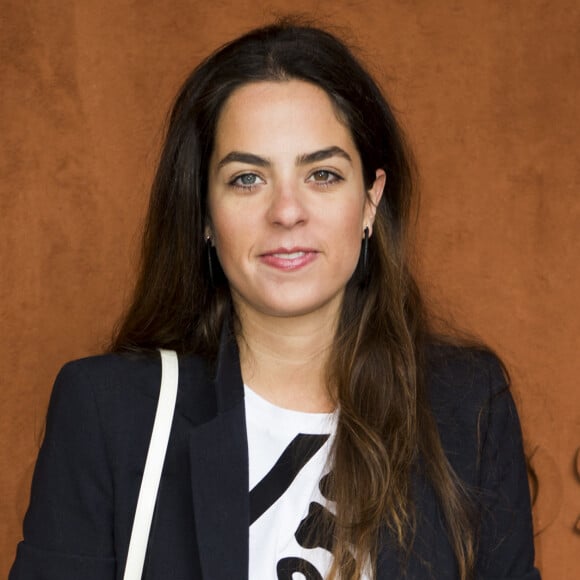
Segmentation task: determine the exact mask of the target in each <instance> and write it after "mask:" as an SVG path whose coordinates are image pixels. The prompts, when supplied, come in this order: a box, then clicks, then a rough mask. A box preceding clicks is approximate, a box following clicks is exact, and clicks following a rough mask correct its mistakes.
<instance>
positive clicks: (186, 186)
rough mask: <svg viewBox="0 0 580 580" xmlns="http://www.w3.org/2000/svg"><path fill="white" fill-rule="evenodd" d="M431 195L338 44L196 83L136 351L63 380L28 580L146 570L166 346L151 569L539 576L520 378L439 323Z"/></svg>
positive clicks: (154, 243)
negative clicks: (412, 235)
mask: <svg viewBox="0 0 580 580" xmlns="http://www.w3.org/2000/svg"><path fill="white" fill-rule="evenodd" d="M412 193H413V184H412V170H411V166H410V161H409V154H408V151H407V150H406V147H405V144H404V140H403V137H402V133H401V130H400V128H399V127H398V125H397V122H396V120H395V118H394V117H393V113H392V111H391V109H390V107H389V105H388V104H387V103H386V101H385V99H384V97H383V96H382V95H381V92H380V90H379V89H378V88H377V85H376V84H375V83H374V81H373V80H372V79H371V77H370V76H369V75H368V73H367V72H365V70H364V69H363V68H362V67H361V65H360V64H359V63H358V62H357V61H356V60H355V58H354V57H353V56H352V54H351V53H350V52H349V51H348V49H347V48H345V46H344V45H343V44H342V43H341V42H340V41H338V40H337V39H336V38H335V37H333V36H331V35H330V34H328V33H326V32H323V31H321V30H318V29H315V28H310V27H302V26H296V25H292V24H287V23H282V24H278V25H274V26H270V27H267V28H264V29H259V30H256V31H253V32H251V33H249V34H247V35H245V36H243V37H241V38H239V39H237V40H235V41H234V42H232V43H230V44H229V45H226V46H225V47H223V48H222V49H220V50H219V51H218V52H216V53H215V54H213V55H212V56H210V57H209V58H208V59H207V60H206V61H204V62H203V63H202V64H201V65H200V66H199V67H197V69H196V70H195V71H194V72H193V73H192V75H191V76H190V78H189V79H188V80H187V81H186V83H185V84H184V86H183V88H182V90H181V92H180V93H179V95H178V97H177V100H176V103H175V106H174V108H173V111H172V114H171V118H170V122H169V127H168V132H167V138H166V141H165V146H164V149H163V152H162V155H161V160H160V164H159V168H158V171H157V175H156V179H155V183H154V186H153V191H152V197H151V204H150V210H149V215H148V221H147V226H146V230H145V236H144V245H143V260H142V269H141V274H140V279H139V281H138V284H137V287H136V291H135V296H134V299H133V302H132V305H131V307H130V309H129V311H128V313H127V315H126V316H125V318H124V320H123V323H122V325H121V326H120V329H119V331H118V333H117V335H116V338H115V341H114V344H113V347H112V352H111V353H109V354H106V355H104V356H101V357H93V358H89V359H85V360H81V361H76V362H73V363H70V364H68V365H66V366H65V367H64V369H63V370H62V371H61V373H60V375H59V377H58V379H57V381H56V385H55V388H54V393H53V396H52V400H51V405H50V410H49V414H48V420H47V429H46V437H45V441H44V444H43V446H42V449H41V452H40V455H39V459H38V464H37V467H36V471H35V476H34V481H33V488H32V496H31V504H30V508H29V511H28V514H27V517H26V520H25V525H24V542H22V543H21V544H20V546H19V551H18V555H17V559H16V563H15V565H14V567H13V570H12V573H11V579H12V580H17V579H18V580H19V579H33V578H46V579H49V578H50V579H52V578H55V579H56V578H58V579H59V580H61V579H68V578H71V579H72V578H75V579H76V578H84V579H92V578H94V579H99V580H103V579H107V578H111V579H113V578H120V577H122V574H123V569H124V566H125V558H126V554H127V548H128V544H129V538H130V534H131V526H132V521H133V515H134V511H135V504H136V501H137V495H138V492H139V486H140V483H141V477H142V473H143V464H144V461H145V455H146V451H147V446H148V443H149V437H150V433H151V425H152V421H153V415H154V412H155V406H156V402H157V397H158V393H159V380H160V363H159V357H158V354H157V353H156V350H155V349H157V348H159V347H163V348H166V349H174V350H176V351H177V352H178V353H179V371H180V378H179V392H178V398H177V408H176V412H175V416H174V420H173V427H172V432H171V439H170V443H169V448H168V452H167V458H166V462H165V467H164V472H163V478H162V481H161V486H160V489H159V492H158V496H157V506H156V511H155V516H154V522H153V527H152V530H151V534H150V536H149V544H148V556H147V563H146V571H145V574H144V577H146V578H172V579H180V578H183V579H186V578H187V579H192V578H202V577H203V578H210V579H212V580H214V579H222V578H223V579H232V578H246V577H249V578H251V579H259V580H262V579H269V578H279V579H284V578H286V579H290V578H293V573H294V572H300V573H302V576H301V577H304V578H308V579H316V578H379V579H387V578H389V579H391V578H399V577H403V576H404V575H405V574H406V575H407V576H406V577H409V578H421V579H423V578H437V579H447V578H449V579H451V578H461V579H462V580H465V579H468V578H475V577H478V578H514V579H515V578H518V579H526V580H530V579H537V578H539V574H538V572H537V571H536V570H535V568H534V565H533V558H534V554H533V542H532V529H531V518H530V505H529V494H528V489H527V480H526V470H525V464H524V458H523V452H522V445H521V434H520V428H519V423H518V419H517V414H516V411H515V408H514V405H513V401H512V398H511V395H510V393H509V390H508V389H507V385H506V378H505V374H504V372H503V369H502V366H501V364H500V363H499V362H498V361H497V359H496V358H495V357H494V356H493V355H491V354H490V353H488V352H486V351H485V350H483V349H476V348H469V349H468V348H459V347H456V346H453V345H452V344H451V343H449V342H447V343H446V342H445V341H443V340H440V339H436V338H435V337H434V335H433V333H431V332H430V331H429V327H428V323H427V319H426V315H425V312H424V307H423V304H422V302H421V298H420V295H419V292H418V290H417V287H416V285H415V283H414V281H413V278H412V276H411V274H410V272H409V269H408V265H407V261H406V260H407V248H406V241H405V237H406V234H407V222H408V218H409V211H410V206H411V201H412V200H411V197H412Z"/></svg>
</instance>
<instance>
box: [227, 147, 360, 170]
mask: <svg viewBox="0 0 580 580" xmlns="http://www.w3.org/2000/svg"><path fill="white" fill-rule="evenodd" d="M331 157H342V158H343V159H346V160H347V161H349V162H350V163H352V159H351V156H350V155H349V154H348V153H347V152H346V151H345V150H344V149H341V148H340V147H337V146H332V147H327V148H326V149H320V150H318V151H313V152H312V153H304V154H302V155H298V157H296V165H298V166H301V165H309V164H310V163H318V162H319V161H324V160H325V159H330V158H331ZM235 162H238V163H246V164H248V165H257V166H258V167H270V166H271V165H272V163H271V161H270V160H269V159H267V158H265V157H260V156H259V155H254V154H253V153H245V152H243V151H231V152H230V153H228V154H227V155H226V156H225V157H224V158H223V159H222V160H221V161H220V162H219V163H218V165H217V169H218V170H220V169H221V168H222V167H224V165H227V164H228V163H235Z"/></svg>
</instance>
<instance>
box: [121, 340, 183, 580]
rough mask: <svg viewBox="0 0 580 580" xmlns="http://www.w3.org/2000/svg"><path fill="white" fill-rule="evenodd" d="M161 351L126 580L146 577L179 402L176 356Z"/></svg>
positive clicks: (170, 351)
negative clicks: (173, 422) (154, 525)
mask: <svg viewBox="0 0 580 580" xmlns="http://www.w3.org/2000/svg"><path fill="white" fill-rule="evenodd" d="M159 352H160V353H161V388H160V391H159V401H158V403H157V412H156V413H155V422H154V424H153V432H152V433H151V441H150V442H149V451H148V452H147V460H146V461H145V470H144V472H143V479H142V481H141V489H140V490H139V499H138V500H137V509H136V510H135V519H134V520H133V529H132V531H131V540H130V541H129V551H128V553H127V564H126V566H125V574H124V576H123V580H141V576H142V574H143V566H144V563H145V555H146V553H147V544H148V542H149V532H150V530H151V520H152V519H153V510H154V509H155V502H156V500H157V491H158V489H159V481H160V480H161V472H162V471H163V463H164V461H165V453H166V451H167V443H168V441H169V433H170V431H171V423H172V421H173V413H174V410H175V401H176V399H177V382H178V378H179V366H178V359H177V354H176V352H175V351H173V350H163V349H159Z"/></svg>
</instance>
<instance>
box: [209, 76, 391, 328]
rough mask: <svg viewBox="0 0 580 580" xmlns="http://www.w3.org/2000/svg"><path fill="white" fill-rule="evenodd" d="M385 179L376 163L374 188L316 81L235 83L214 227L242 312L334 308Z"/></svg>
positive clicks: (216, 160) (219, 164)
mask: <svg viewBox="0 0 580 580" xmlns="http://www.w3.org/2000/svg"><path fill="white" fill-rule="evenodd" d="M384 182H385V174H384V172H383V171H382V170H378V171H377V177H376V181H375V183H374V185H373V186H372V188H371V190H370V191H369V192H368V194H369V195H367V192H366V191H365V188H364V183H363V175H362V167H361V160H360V157H359V154H358V152H357V149H356V146H355V144H354V142H353V139H352V137H351V134H350V131H349V129H348V128H347V127H345V126H344V125H343V124H342V123H341V122H340V121H339V119H338V118H337V115H336V112H335V109H334V107H333V105H332V103H331V101H330V98H329V97H328V96H327V94H326V93H325V92H324V91H323V90H322V89H320V88H318V87H317V86H316V85H313V84H310V83H306V82H303V81H296V80H291V81H284V82H256V83H250V84H247V85H244V86H243V87H241V88H239V89H237V90H236V91H235V92H234V93H233V94H232V95H231V97H230V98H229V99H228V100H227V101H226V103H225V105H224V108H223V110H222V112H221V115H220V117H219V120H218V124H217V128H216V138H215V148H214V151H213V154H212V157H211V160H210V167H209V215H210V223H209V224H208V225H207V228H206V235H210V236H211V238H212V242H213V243H214V244H215V247H216V251H217V254H218V256H219V260H220V263H221V265H222V268H223V270H224V272H225V275H226V277H227V279H228V281H229V284H230V288H231V292H232V297H233V299H234V302H235V305H236V307H237V309H238V311H239V312H240V314H242V313H244V312H246V313H247V312H248V311H253V312H260V313H262V314H266V315H271V316H282V317H292V316H302V315H306V314H313V313H314V314H320V315H321V316H324V315H325V314H329V313H332V314H333V315H335V314H336V313H337V312H338V309H339V307H340V302H341V299H342V296H343V293H344V289H345V286H346V284H347V282H348V280H349V279H350V277H351V276H352V274H353V272H354V269H355V267H356V264H357V261H358V258H359V253H360V249H361V240H362V238H363V235H364V234H363V230H364V228H365V226H368V227H369V230H370V231H371V232H372V222H373V218H374V214H375V205H376V204H377V203H378V201H379V199H380V196H381V194H382V190H383V186H384ZM369 198H370V199H369Z"/></svg>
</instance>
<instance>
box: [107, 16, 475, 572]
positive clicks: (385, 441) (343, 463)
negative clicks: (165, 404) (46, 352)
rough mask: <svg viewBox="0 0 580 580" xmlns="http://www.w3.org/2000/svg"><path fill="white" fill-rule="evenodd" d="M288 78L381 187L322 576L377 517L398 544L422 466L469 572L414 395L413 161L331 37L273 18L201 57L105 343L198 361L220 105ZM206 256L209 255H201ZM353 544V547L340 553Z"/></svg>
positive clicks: (367, 540)
mask: <svg viewBox="0 0 580 580" xmlns="http://www.w3.org/2000/svg"><path fill="white" fill-rule="evenodd" d="M288 79H299V80H304V81H307V82H310V83H314V84H316V85H317V86H319V87H321V88H322V89H324V90H325V91H326V93H327V94H328V95H329V96H330V98H331V99H332V101H333V103H334V104H335V106H336V109H337V113H338V115H339V117H340V118H341V120H342V121H343V122H344V123H345V124H346V125H347V126H348V127H349V128H350V130H351V132H352V135H353V138H354V141H355V143H356V146H357V149H358V152H359V154H360V157H361V160H362V164H363V177H364V180H365V184H366V186H367V188H370V186H371V184H372V182H373V181H374V177H375V172H376V170H377V169H378V168H382V169H384V170H385V172H386V174H387V185H386V189H385V192H384V195H383V197H382V199H381V201H380V203H379V205H378V208H377V214H376V218H375V223H374V230H373V236H372V238H371V239H370V243H369V251H368V267H367V268H364V267H363V264H362V263H359V265H358V266H357V269H356V271H355V273H354V274H353V277H352V278H351V280H350V281H349V283H348V285H347V288H346V292H345V297H344V302H343V306H342V311H341V317H340V321H339V325H338V331H337V335H336V338H335V341H334V345H333V348H332V351H331V355H330V358H329V362H328V367H327V378H328V385H329V388H330V387H332V388H331V392H332V393H334V394H335V396H336V398H337V404H338V406H339V409H340V415H339V422H338V431H337V436H336V439H335V444H334V448H333V453H332V461H333V470H332V473H333V476H332V478H331V483H330V487H331V489H330V494H331V495H332V497H333V499H335V500H336V525H335V529H334V530H333V534H334V537H335V542H334V547H333V554H334V561H333V562H334V563H333V566H332V569H331V572H330V577H331V578H335V577H336V576H337V575H340V576H341V577H343V578H359V577H360V575H361V573H362V570H363V567H364V565H365V562H368V561H371V562H374V561H375V559H376V556H377V553H378V538H379V534H380V533H381V530H384V529H385V528H386V529H387V530H388V532H389V533H390V534H392V535H393V537H394V538H395V540H396V542H397V544H398V546H399V547H400V549H401V553H402V554H403V555H404V554H405V553H407V554H408V553H409V551H410V550H411V547H412V541H413V533H414V508H413V497H412V493H411V489H410V482H411V477H412V472H413V470H415V469H418V466H419V465H421V466H422V467H421V468H422V469H424V471H425V472H426V475H427V477H428V478H429V480H430V482H431V484H432V486H433V488H434V489H435V491H436V494H437V496H438V499H439V502H440V507H441V509H442V512H443V514H444V516H445V520H446V525H447V530H448V533H449V538H450V542H451V545H452V547H453V549H454V551H455V555H456V559H457V564H458V569H459V571H460V577H461V578H462V580H466V579H467V578H470V577H471V576H472V574H473V569H474V560H475V548H474V545H475V533H474V528H473V526H472V523H471V520H470V515H469V513H470V511H469V506H470V503H469V501H468V499H467V496H466V494H465V492H464V490H463V488H462V485H461V483H460V482H459V481H458V479H457V477H456V475H455V474H454V472H453V470H452V468H451V466H450V464H449V463H448V461H447V459H446V456H445V454H444V452H443V449H442V446H441V442H440V438H439V435H438V431H437V427H436V424H435V421H434V418H433V416H432V413H431V411H430V408H429V404H428V401H427V395H426V392H425V385H424V383H425V380H424V376H423V374H424V368H425V361H424V348H425V341H426V337H427V335H428V325H427V318H426V315H425V308H424V305H423V302H422V299H421V296H420V293H419V291H418V288H417V286H416V284H415V281H414V279H413V276H412V275H411V272H410V270H409V265H408V263H409V259H408V248H407V230H408V224H409V218H410V212H411V207H412V202H413V196H414V194H415V191H414V171H413V165H412V162H411V155H410V153H409V151H408V148H407V146H406V145H405V140H404V137H403V133H402V131H401V128H400V127H399V125H398V123H397V121H396V119H395V116H394V114H393V112H392V109H391V107H390V106H389V104H388V103H387V101H386V100H385V98H384V96H383V95H382V93H381V91H380V89H379V88H378V86H377V84H376V83H375V82H374V81H373V79H372V77H371V76H370V75H369V74H368V73H367V72H366V71H365V69H364V68H363V67H362V66H361V64H360V63H359V62H358V61H357V59H355V57H354V56H353V55H352V53H351V52H350V51H349V50H348V49H347V48H346V46H345V45H344V44H343V43H342V42H341V41H339V40H338V39H337V38H336V37H335V36H334V35H331V34H329V33H327V32H325V31H322V30H320V29H318V28H314V27H311V26H305V25H299V24H295V23H292V22H281V23H277V24H275V25H272V26H268V27H265V28H262V29H258V30H255V31H252V32H250V33H248V34H246V35H245V36H243V37H241V38H239V39H237V40H235V41H233V42H231V43H229V44H227V45H225V46H224V47H222V48H221V49H220V50H218V51H217V52H216V53H214V54H213V55H211V56H210V57H209V58H207V59H206V60H205V61H204V62H202V63H201V64H200V65H199V66H198V67H197V68H196V69H195V70H194V71H193V73H192V74H191V76H190V77H189V78H188V79H187V80H186V82H185V83H184V85H183V87H182V89H181V91H180V93H179V94H178V97H177V99H176V102H175V105H174V107H173V110H172V113H171V116H170V119H169V124H168V129H167V136H166V140H165V145H164V148H163V150H162V154H161V158H160V163H159V167H158V170H157V174H156V178H155V181H154V184H153V188H152V194H151V201H150V207H149V214H148V218H147V222H146V227H145V232H144V239H143V250H142V264H141V272H140V276H139V279H138V282H137V285H136V289H135V294H134V297H133V301H132V303H131V305H130V307H129V309H128V311H127V313H126V315H125V317H124V319H123V320H122V322H121V324H120V327H119V329H118V332H117V334H116V336H115V338H114V341H113V344H112V350H114V351H128V350H138V351H143V350H148V349H154V348H158V347H166V348H172V349H176V350H178V351H180V352H196V353H200V354H202V355H204V356H206V357H209V358H210V359H211V358H212V357H214V356H215V354H216V352H217V347H218V340H219V335H220V328H221V326H222V323H223V320H224V316H225V313H226V312H227V311H228V310H229V309H230V308H231V306H232V303H231V296H230V292H229V288H228V285H227V281H226V280H225V279H223V276H222V277H221V279H220V276H219V272H215V273H214V278H217V279H214V282H213V283H212V282H211V281H210V275H209V274H210V273H209V272H208V266H207V260H206V247H205V242H204V239H203V228H204V225H205V223H206V211H207V207H206V195H207V168H208V165H209V157H210V155H211V153H212V149H213V141H214V133H215V128H216V124H217V120H218V117H219V114H220V111H221V109H222V107H223V105H224V103H225V102H226V100H227V99H228V97H229V96H230V95H231V94H232V92H233V91H234V90H236V88H238V87H240V86H241V85H243V84H245V83H248V82H254V81H261V80H269V81H283V80H288ZM213 260H214V263H216V264H217V260H216V256H215V255H214V256H213ZM353 552H354V556H355V558H353V557H352V554H353Z"/></svg>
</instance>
